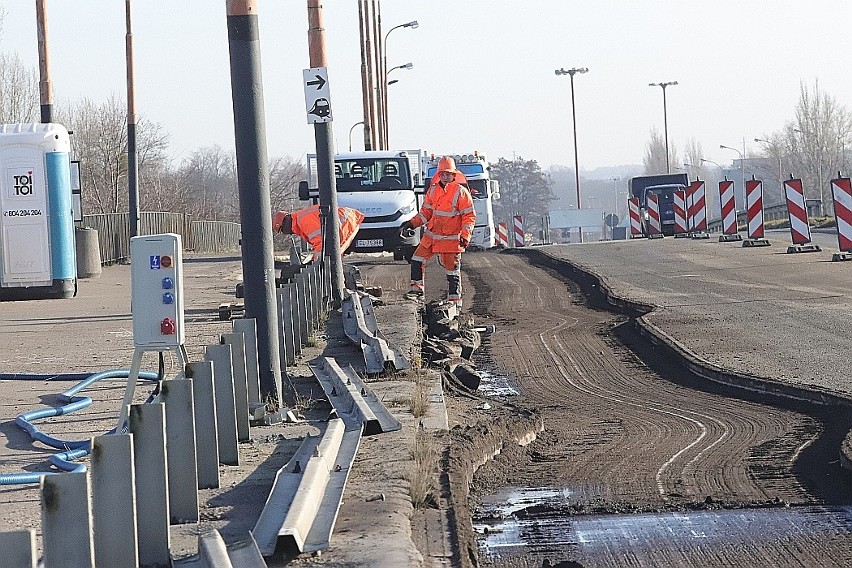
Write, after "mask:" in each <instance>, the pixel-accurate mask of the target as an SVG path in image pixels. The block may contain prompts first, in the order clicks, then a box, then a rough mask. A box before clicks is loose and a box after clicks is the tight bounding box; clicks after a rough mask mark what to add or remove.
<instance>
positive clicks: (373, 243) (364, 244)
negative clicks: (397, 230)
mask: <svg viewBox="0 0 852 568" xmlns="http://www.w3.org/2000/svg"><path fill="white" fill-rule="evenodd" d="M384 244H385V241H384V240H383V239H360V240H356V241H355V246H356V247H358V248H374V247H381V246H384Z"/></svg>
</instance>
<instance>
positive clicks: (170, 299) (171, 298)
mask: <svg viewBox="0 0 852 568" xmlns="http://www.w3.org/2000/svg"><path fill="white" fill-rule="evenodd" d="M163 303H164V304H174V303H175V295H174V294H172V293H171V292H166V293H165V294H163Z"/></svg>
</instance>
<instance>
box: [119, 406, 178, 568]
mask: <svg viewBox="0 0 852 568" xmlns="http://www.w3.org/2000/svg"><path fill="white" fill-rule="evenodd" d="M128 423H129V431H130V433H131V434H133V441H134V444H133V459H134V463H135V465H136V468H135V473H136V524H137V526H136V538H137V539H138V541H139V565H140V566H144V567H152V568H153V567H156V568H166V567H168V566H170V565H171V557H170V556H169V482H168V473H167V470H166V409H165V405H164V404H133V405H131V406H130V417H129V421H128Z"/></svg>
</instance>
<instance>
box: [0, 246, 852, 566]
mask: <svg viewBox="0 0 852 568" xmlns="http://www.w3.org/2000/svg"><path fill="white" fill-rule="evenodd" d="M631 244H632V243H631ZM666 246H669V245H666ZM581 249H582V250H581ZM588 249H591V251H589V250H588ZM603 250H604V249H600V248H597V249H595V248H594V247H593V246H592V245H589V247H588V248H583V247H578V248H577V251H578V252H577V254H583V255H588V258H593V259H595V258H596V259H601V258H605V255H603V253H602V252H600V251H603ZM633 250H634V251H636V250H639V249H633ZM631 253H632V251H628V253H627V254H631ZM355 260H356V261H357V262H358V264H359V265H360V266H361V270H362V273H363V274H364V280H365V283H366V284H368V285H381V286H383V288H384V289H385V297H384V299H385V302H386V304H387V305H386V306H384V307H382V308H381V309H379V310H377V316H378V318H379V322H380V325H381V326H382V330H383V332H384V333H385V335H387V336H389V339H391V341H392V342H393V343H394V344H395V345H397V346H398V347H401V348H402V349H403V350H406V349H407V348H408V347H410V346H411V345H413V343H414V342H416V338H417V335H416V333H415V332H414V327H415V325H416V317H415V313H414V311H415V306H413V305H412V304H410V303H406V302H403V301H401V300H399V296H400V295H401V293H402V291H403V290H404V289H405V287H406V284H407V266H406V265H404V264H402V263H393V262H391V261H390V259H389V258H378V259H376V258H364V259H355ZM622 262H625V261H621V260H619V261H618V263H622ZM464 265H465V266H464V272H465V275H464V278H465V284H466V312H467V313H468V314H472V316H473V318H474V321H475V323H476V324H478V325H480V324H481V325H484V324H494V325H495V326H496V332H495V333H493V334H491V335H490V336H484V341H483V347H482V348H481V349H480V351H479V352H478V353H477V355H476V358H477V362H478V364H479V366H480V368H481V369H485V370H486V371H488V372H489V374H490V375H491V376H492V377H499V378H500V379H501V380H504V381H505V382H506V384H508V385H510V386H511V387H512V388H514V389H515V390H516V391H517V392H518V394H517V395H515V396H499V397H496V398H491V399H484V398H482V397H481V396H479V397H477V396H476V395H471V394H469V393H465V392H464V391H463V389H460V388H458V387H457V385H455V384H453V383H452V382H448V383H447V384H446V387H447V391H446V393H445V400H446V412H447V423H448V425H449V426H450V431H449V432H447V433H445V434H442V433H440V432H439V431H438V430H436V429H435V425H437V424H440V422H441V419H442V417H441V415H440V414H441V413H440V412H438V411H436V408H443V405H441V404H440V402H441V400H440V398H436V399H435V400H434V402H436V404H435V405H433V412H435V414H431V415H429V416H427V417H425V418H420V419H415V418H414V417H413V416H412V414H411V411H410V408H409V407H410V401H411V396H412V393H413V392H414V391H415V389H416V381H415V378H414V377H413V376H412V375H411V374H400V375H399V376H395V377H388V378H386V379H384V380H382V381H379V382H377V383H375V384H374V385H372V386H373V388H374V389H376V391H377V392H380V393H382V394H381V396H383V398H384V400H385V401H386V403H388V405H389V406H390V407H391V410H392V411H393V412H394V414H395V415H396V416H397V417H398V418H400V419H401V420H402V422H403V426H404V427H403V430H402V431H400V432H399V433H393V434H392V435H388V436H385V435H382V436H379V437H372V438H367V439H365V440H364V442H363V443H362V445H361V449H360V450H359V453H358V456H357V458H356V463H355V466H354V468H353V471H352V474H351V476H350V481H349V484H348V485H347V491H346V494H345V495H344V502H343V505H342V507H341V510H340V515H339V518H338V523H337V526H336V530H335V535H334V538H333V545H332V549H331V550H330V551H329V552H328V553H327V554H323V555H321V556H318V557H310V556H302V557H300V558H298V559H296V560H293V561H289V562H279V563H273V564H271V565H282V564H289V565H328V566H476V565H482V566H488V565H490V566H529V567H532V566H535V567H536V568H538V567H539V566H545V565H548V564H545V562H547V563H552V564H553V565H557V562H563V564H562V566H577V565H582V566H662V565H665V566H711V567H715V566H848V565H850V564H852V539H850V538H849V536H850V531H852V526H850V525H852V521H850V518H852V513H850V512H849V511H850V509H849V505H850V503H852V495H850V487H852V482H850V479H849V477H848V475H847V474H845V473H844V472H843V471H842V470H841V469H840V468H839V466H838V463H837V462H838V448H839V447H840V444H841V441H842V440H843V437H844V435H845V434H846V432H847V431H848V429H849V423H850V421H849V417H848V416H847V415H846V414H844V412H839V411H837V410H836V409H834V410H831V411H825V410H822V411H821V410H819V409H815V408H813V407H811V406H808V405H807V404H804V403H802V404H794V403H790V404H787V405H778V404H776V402H777V401H776V400H775V399H769V398H764V397H762V396H761V395H745V394H743V393H742V392H739V391H734V390H732V389H729V388H726V387H714V386H712V385H710V384H708V382H707V381H706V380H702V379H699V378H697V377H695V376H693V375H690V374H689V373H687V372H685V371H684V369H683V368H681V367H680V366H679V365H678V364H677V361H676V360H675V359H674V358H672V357H671V355H670V351H669V350H666V349H663V348H662V347H661V346H654V345H652V344H650V343H649V342H648V341H647V339H646V338H644V337H639V336H638V335H637V334H636V332H635V329H634V327H633V325H632V322H631V321H630V320H629V319H627V318H625V317H624V316H620V315H617V314H614V313H613V312H611V311H608V310H604V309H602V308H603V306H602V305H600V304H598V303H596V299H595V297H593V296H592V297H586V296H584V295H583V294H581V293H580V289H579V288H578V287H577V286H576V285H574V284H572V283H570V282H568V281H567V280H565V279H564V278H562V277H561V275H560V274H557V273H555V272H553V271H551V270H549V269H540V268H537V267H534V266H532V265H531V264H530V263H529V262H528V261H527V260H526V259H525V258H524V257H523V256H521V255H517V254H511V253H497V252H488V253H469V254H466V255H465V260H464ZM613 266H621V267H623V266H622V265H621V264H616V263H613ZM430 268H431V271H428V270H427V291H428V292H429V293H430V294H433V295H435V294H436V293H437V292H438V291H440V290H441V289H443V282H440V281H441V278H439V277H436V276H432V281H439V282H440V286H438V285H436V286H435V287H430V284H429V282H430V280H429V278H430V275H434V274H438V275H439V274H440V271H439V270H438V269H437V267H434V266H431V267H430ZM122 271H127V268H126V267H109V268H108V269H106V270H105V272H104V276H103V277H102V280H101V281H100V282H98V283H91V284H90V283H88V281H82V282H81V295H80V297H79V298H76V299H74V300H71V301H68V302H69V304H68V305H69V308H68V310H66V312H65V313H59V314H57V313H56V307H57V306H58V305H61V304H57V303H54V302H48V303H39V302H28V303H26V304H29V305H25V304H23V303H17V304H6V305H0V311H2V322H0V323H2V325H0V346H1V347H0V363H2V365H3V367H4V369H2V370H3V371H4V372H6V371H7V370H8V368H13V369H14V370H16V371H18V372H25V373H43V372H67V371H69V370H71V367H73V368H74V370H76V371H79V370H92V371H94V370H103V369H104V368H113V367H122V366H126V364H127V361H128V360H129V356H130V353H131V352H132V344H131V337H130V333H129V330H130V316H129V284H128V281H127V274H126V273H122ZM127 272H129V271H127ZM238 279H239V260H238V259H236V258H226V259H206V260H205V259H197V260H195V261H193V260H190V262H189V263H188V264H187V285H188V294H190V293H191V294H194V295H196V296H195V297H196V298H197V299H196V300H194V301H193V302H192V303H190V304H189V310H188V314H187V317H188V321H191V325H188V326H187V328H188V329H190V327H192V329H194V330H195V331H193V332H192V334H193V335H192V337H191V338H189V339H188V342H189V343H190V344H191V345H189V347H190V358H191V359H195V358H196V357H198V355H199V354H200V352H201V350H202V349H203V345H206V344H210V343H215V342H217V341H218V334H219V333H222V332H224V331H227V330H228V329H229V325H228V324H227V323H225V322H219V321H218V320H217V319H216V311H215V308H216V306H217V305H218V304H219V303H220V302H222V301H228V300H229V299H231V298H232V293H233V292H232V290H233V284H234V283H235V282H236V281H238ZM647 279H648V282H651V281H652V280H653V274H649V275H648V276H647ZM617 280H618V279H617V278H616V277H615V276H610V282H616V281H617ZM616 283H617V282H616ZM433 288H435V289H433ZM105 289H106V290H109V291H110V294H108V295H105V294H104V292H103V290H105ZM95 290H100V292H97V293H95ZM113 295H115V296H117V299H115V298H112V296H113ZM650 295H652V294H651V292H645V296H650ZM639 299H640V300H643V299H645V297H642V298H639ZM49 304H50V305H52V307H51V308H48V305H49ZM61 311H62V310H60V312H61ZM705 311H706V310H705ZM695 313H698V311H697V308H696V312H695ZM782 320H783V318H782ZM773 322H774V320H773ZM773 325H774V323H773ZM338 327H339V326H337V325H336V324H335V321H334V320H332V321H331V322H330V326H329V329H330V330H332V329H337V328H338ZM54 335H55V341H51V340H45V339H44V337H45V336H48V337H51V336H54ZM332 336H333V334H332ZM678 338H679V339H680V337H678ZM687 339H688V338H687ZM766 341H767V340H764V343H765V342H766ZM315 349H316V350H315V351H308V352H306V354H305V360H307V359H309V358H312V357H313V356H315V355H319V354H320V352H322V351H325V352H326V353H334V354H340V353H341V350H342V347H340V346H339V345H337V343H336V341H335V339H334V337H331V338H329V340H328V342H326V341H325V340H324V339H323V338H320V341H319V344H318V346H317V347H316V348H315ZM756 349H760V347H756ZM729 350H730V351H733V349H730V348H729ZM291 374H292V376H293V380H294V383H295V384H296V385H297V386H298V387H299V388H300V391H301V392H302V394H303V395H306V396H305V398H304V400H303V402H305V404H304V412H305V415H306V418H308V421H307V422H306V423H303V424H299V425H285V426H281V427H280V428H279V429H270V430H262V429H258V430H254V429H253V436H254V438H255V440H254V442H253V443H252V444H250V445H245V444H243V445H241V458H242V457H243V456H245V459H244V460H243V464H241V466H240V468H228V467H224V468H222V472H223V484H222V486H223V488H222V490H221V491H216V492H214V491H208V492H205V493H203V494H202V496H201V497H202V519H203V522H202V523H199V524H198V525H186V526H182V527H177V528H174V529H173V545H174V546H173V548H175V549H177V550H179V551H183V552H184V553H187V554H188V553H190V552H192V548H193V546H194V538H195V536H196V535H197V534H198V533H199V532H201V531H202V530H204V529H206V528H218V529H219V530H220V531H221V532H222V533H223V535H224V536H225V538H226V540H228V541H231V540H234V539H237V538H240V537H242V536H244V535H245V531H246V530H248V529H249V528H251V526H253V524H254V518H253V515H256V514H257V512H259V506H260V503H262V500H263V496H264V491H265V487H267V486H268V484H269V483H270V481H271V476H272V475H273V474H274V471H275V470H276V469H277V468H278V467H280V466H281V465H283V463H285V462H286V460H287V459H288V458H289V456H290V455H292V452H293V451H294V450H295V447H296V446H297V444H298V441H299V439H300V438H301V436H303V435H305V433H317V432H318V431H319V428H321V421H320V420H319V417H320V416H321V415H322V414H323V413H324V412H326V411H327V407H326V406H324V404H323V403H322V401H320V400H318V398H316V397H314V396H313V395H312V394H311V386H310V378H309V373H307V372H306V369H305V367H297V368H294V369H291ZM434 376H435V375H432V377H433V378H434ZM64 388H67V386H65V385H64V384H63V385H61V386H60V385H58V384H52V383H46V382H43V381H42V382H39V381H26V382H14V383H13V382H9V381H2V382H0V394H2V400H3V407H2V409H3V410H2V420H3V422H2V424H0V433H2V434H3V435H4V436H5V439H4V443H3V445H2V447H0V458H2V460H0V462H2V463H0V473H5V472H10V471H18V470H20V469H22V468H23V469H30V470H32V469H36V468H39V467H43V465H44V461H43V460H44V459H45V457H46V455H47V452H46V451H43V450H40V449H37V448H34V447H33V446H32V445H30V444H28V442H26V440H24V439H22V437H21V433H20V432H19V431H17V430H16V429H15V427H14V426H13V425H12V424H11V422H10V420H11V419H12V418H13V417H14V416H15V415H16V414H18V413H20V412H22V411H25V410H29V409H32V408H34V407H37V406H38V405H39V404H49V403H50V402H51V400H52V398H51V395H52V394H54V393H56V392H59V391H61V390H63V389H64ZM122 390H123V385H121V383H120V382H110V383H105V384H104V385H103V386H100V387H98V388H97V389H94V391H93V392H94V397H95V398H96V400H97V401H100V402H102V403H103V404H102V405H100V404H95V405H93V406H92V407H90V408H91V410H88V411H87V412H86V413H81V415H80V416H79V417H73V419H72V420H70V421H69V422H68V423H66V425H65V426H61V427H60V426H57V428H64V429H66V430H65V431H64V432H63V433H65V434H68V435H69V437H72V436H78V437H80V436H83V437H84V436H85V435H87V434H91V433H95V432H100V431H104V430H106V429H107V428H108V427H110V426H111V425H112V424H111V420H112V419H113V417H114V416H115V407H116V405H117V403H118V400H119V399H120V396H121V392H122ZM770 403H771V404H770ZM421 423H424V425H423V426H422V427H421ZM423 430H425V431H427V432H429V438H430V439H432V440H434V441H435V442H436V446H437V447H438V448H443V450H442V451H439V452H438V454H437V456H436V460H437V462H436V464H435V467H434V468H433V469H434V472H433V475H434V488H435V489H434V491H433V494H432V497H431V498H430V499H429V500H427V503H428V504H430V506H426V507H423V508H417V509H415V508H414V507H413V506H412V504H411V501H410V498H409V491H410V485H411V483H412V480H413V479H414V477H415V476H416V474H417V473H418V472H417V470H416V468H415V466H414V461H413V459H412V454H413V446H414V440H415V438H416V437H417V432H418V431H423ZM382 493H383V494H384V495H385V499H384V500H373V497H375V496H376V495H378V494H382ZM554 493H555V494H557V495H558V496H559V498H557V499H554V498H552V495H553V494H554ZM517 495H521V497H522V498H521V501H522V503H521V504H520V505H518V506H515V507H514V512H513V513H512V514H507V513H505V507H502V508H501V506H500V505H501V504H505V503H515V502H516V501H517V500H516V499H515V497H517ZM541 495H551V497H550V498H543V497H541ZM513 499H515V501H513ZM842 507H846V508H845V509H843V508H842ZM728 513H731V515H732V516H726V515H727V514H728ZM763 513H766V514H767V515H769V516H765V515H764V516H762V515H763ZM666 515H668V516H666ZM671 515H675V517H672V516H671ZM702 515H703V516H702ZM474 518H475V521H474ZM673 518H674V519H677V522H679V523H681V525H684V524H685V525H687V526H680V525H678V526H674V525H671V523H672V522H675V521H672V519H673ZM512 523H515V524H514V525H512ZM666 523H670V524H668V525H667V524H666ZM512 526H514V527H515V528H516V529H517V530H518V533H519V534H518V535H515V536H518V538H517V539H516V540H514V541H512V540H511V539H510V538H509V536H511V535H510V532H511V530H514V529H511V527H512ZM22 527H33V528H38V496H37V494H36V492H34V491H33V490H32V489H31V488H30V489H28V488H21V487H17V488H16V487H0V530H9V529H12V528H22ZM503 527H507V528H503ZM613 527H616V529H613ZM708 527H716V532H715V533H714V532H712V531H710V529H709V528H708ZM767 527H774V528H773V529H772V530H769V529H768V528H767ZM510 529H511V530H510ZM794 529H795V530H794ZM501 531H503V532H501ZM690 531H692V532H691V533H690ZM684 534H685V535H698V536H688V537H684V536H683V535H684ZM594 535H597V536H594ZM501 538H503V539H504V542H503V544H500V542H501V541H500V539H501ZM519 543H520V544H519ZM507 551H513V552H507Z"/></svg>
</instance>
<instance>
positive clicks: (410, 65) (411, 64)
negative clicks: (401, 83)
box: [401, 63, 414, 69]
mask: <svg viewBox="0 0 852 568" xmlns="http://www.w3.org/2000/svg"><path fill="white" fill-rule="evenodd" d="M413 67H414V63H406V64H405V65H403V66H402V67H401V68H402V69H411V68H413Z"/></svg>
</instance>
